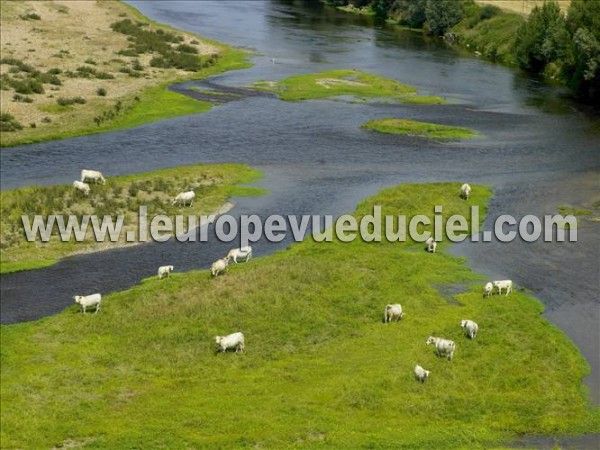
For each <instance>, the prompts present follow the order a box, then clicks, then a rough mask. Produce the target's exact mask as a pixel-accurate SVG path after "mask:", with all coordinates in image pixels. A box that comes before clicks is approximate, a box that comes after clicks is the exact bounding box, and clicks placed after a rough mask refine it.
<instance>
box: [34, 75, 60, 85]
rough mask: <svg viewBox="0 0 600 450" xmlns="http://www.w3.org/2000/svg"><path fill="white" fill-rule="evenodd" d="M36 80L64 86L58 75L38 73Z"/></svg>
mask: <svg viewBox="0 0 600 450" xmlns="http://www.w3.org/2000/svg"><path fill="white" fill-rule="evenodd" d="M35 78H36V79H37V80H39V81H40V82H41V83H48V84H52V85H54V86H62V81H60V78H58V77H57V76H56V75H54V74H52V73H48V72H46V73H38V74H36V75H35Z"/></svg>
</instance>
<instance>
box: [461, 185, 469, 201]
mask: <svg viewBox="0 0 600 450" xmlns="http://www.w3.org/2000/svg"><path fill="white" fill-rule="evenodd" d="M470 195H471V186H469V185H468V183H465V184H463V185H462V186H461V187H460V196H461V197H462V198H464V199H465V200H469V196H470Z"/></svg>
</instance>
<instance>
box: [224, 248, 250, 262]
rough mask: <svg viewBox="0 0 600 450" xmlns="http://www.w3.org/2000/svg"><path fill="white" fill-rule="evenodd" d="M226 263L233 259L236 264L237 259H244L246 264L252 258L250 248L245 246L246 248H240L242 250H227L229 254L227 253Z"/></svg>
mask: <svg viewBox="0 0 600 450" xmlns="http://www.w3.org/2000/svg"><path fill="white" fill-rule="evenodd" d="M226 258H227V261H229V260H231V259H233V262H234V263H236V264H237V259H238V258H246V262H248V260H249V259H250V258H252V247H250V246H247V247H242V248H234V249H232V250H229V253H227V256H226Z"/></svg>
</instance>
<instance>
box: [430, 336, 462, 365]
mask: <svg viewBox="0 0 600 450" xmlns="http://www.w3.org/2000/svg"><path fill="white" fill-rule="evenodd" d="M425 343H426V344H427V345H429V344H435V354H436V355H438V356H445V357H446V358H448V359H449V360H450V361H452V357H453V356H454V350H456V344H455V343H454V341H451V340H449V339H443V338H439V337H433V336H429V337H428V338H427V341H426V342H425Z"/></svg>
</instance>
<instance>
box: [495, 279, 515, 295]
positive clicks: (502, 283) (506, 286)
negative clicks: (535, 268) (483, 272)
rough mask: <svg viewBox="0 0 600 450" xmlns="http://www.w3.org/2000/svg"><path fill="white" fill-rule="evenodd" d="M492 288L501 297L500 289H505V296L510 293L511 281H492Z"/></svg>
mask: <svg viewBox="0 0 600 450" xmlns="http://www.w3.org/2000/svg"><path fill="white" fill-rule="evenodd" d="M494 287H496V288H498V294H500V295H502V289H506V295H508V294H510V293H511V292H512V288H513V282H512V280H500V281H494Z"/></svg>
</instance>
